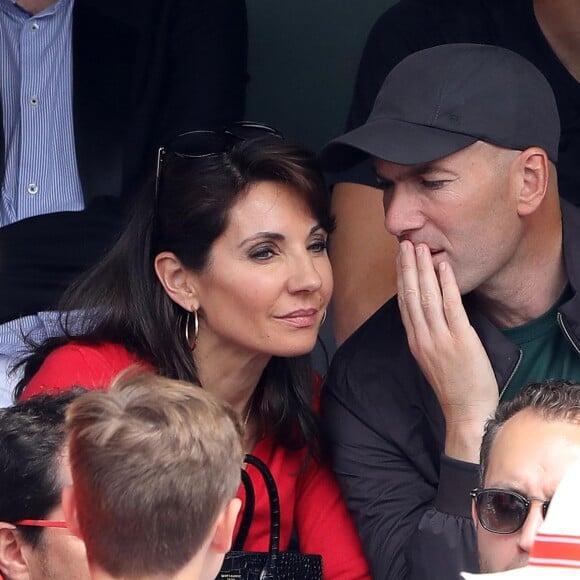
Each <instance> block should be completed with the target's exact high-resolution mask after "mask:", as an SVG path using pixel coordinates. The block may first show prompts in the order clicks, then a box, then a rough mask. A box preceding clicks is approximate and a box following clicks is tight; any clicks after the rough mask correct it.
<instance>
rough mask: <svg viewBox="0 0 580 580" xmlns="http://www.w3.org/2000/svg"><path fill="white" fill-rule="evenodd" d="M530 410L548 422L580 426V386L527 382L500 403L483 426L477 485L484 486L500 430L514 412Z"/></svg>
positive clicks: (578, 384)
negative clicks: (510, 398) (490, 456)
mask: <svg viewBox="0 0 580 580" xmlns="http://www.w3.org/2000/svg"><path fill="white" fill-rule="evenodd" d="M524 409H532V410H533V411H535V412H536V413H538V414H539V415H541V416H542V417H543V418H544V419H546V420H547V421H566V422H570V423H580V383H575V382H572V381H566V380H551V381H546V382H544V383H530V384H529V385H527V386H525V387H523V388H522V389H520V391H519V392H518V393H517V395H516V396H515V397H514V398H513V399H512V400H511V401H506V402H505V403H501V404H500V405H499V406H498V408H497V409H496V412H495V415H494V416H493V417H492V418H491V419H489V420H488V421H487V423H486V425H485V432H484V435H483V440H482V442H481V453H480V480H481V481H480V483H481V485H483V482H484V481H485V474H486V471H487V466H488V465H489V455H490V453H491V448H492V446H493V442H494V440H495V438H496V436H497V434H498V432H499V430H500V429H501V428H502V427H503V425H505V423H506V422H507V421H508V420H509V419H511V418H512V417H513V416H514V415H515V414H516V413H519V412H520V411H523V410H524Z"/></svg>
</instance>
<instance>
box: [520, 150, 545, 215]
mask: <svg viewBox="0 0 580 580" xmlns="http://www.w3.org/2000/svg"><path fill="white" fill-rule="evenodd" d="M549 164H550V161H549V159H548V156H547V155H546V152H545V151H544V150H543V149H540V148H539V147H529V148H528V149H526V150H524V151H522V152H521V153H520V154H519V155H518V157H517V159H516V161H515V180H516V185H515V187H516V193H517V195H518V214H519V215H520V216H522V217H523V216H526V215H530V214H532V213H534V211H536V209H537V208H538V207H539V205H540V204H541V203H542V201H543V200H544V197H545V196H546V193H547V192H548V183H549V177H550V171H549Z"/></svg>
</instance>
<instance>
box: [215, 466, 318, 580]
mask: <svg viewBox="0 0 580 580" xmlns="http://www.w3.org/2000/svg"><path fill="white" fill-rule="evenodd" d="M246 463H247V464H248V465H252V466H254V467H255V468H257V469H258V471H259V472H260V474H261V475H262V477H263V478H264V481H265V483H266V488H267V490H268V496H269V500H270V547H269V550H268V552H245V551H244V550H243V547H244V543H245V541H246V538H247V537H248V532H249V530H250V525H251V523H252V518H253V516H254V504H255V494H254V488H253V486H252V482H251V480H250V476H249V475H248V474H247V473H246V471H245V470H242V482H243V484H244V487H245V489H246V505H245V508H244V514H243V516H242V522H241V524H240V530H239V532H238V536H237V538H236V542H235V544H234V545H233V547H232V550H231V551H230V552H228V553H227V554H226V557H225V559H224V564H223V566H222V569H221V571H220V573H219V574H218V576H217V578H218V579H223V580H233V579H239V580H274V579H275V580H322V556H318V555H314V554H302V553H300V552H280V499H279V497H278V489H277V487H276V482H275V481H274V478H273V477H272V474H271V473H270V470H269V469H268V467H267V466H266V465H265V464H264V463H263V462H262V461H261V460H260V459H258V458H257V457H254V456H253V455H246Z"/></svg>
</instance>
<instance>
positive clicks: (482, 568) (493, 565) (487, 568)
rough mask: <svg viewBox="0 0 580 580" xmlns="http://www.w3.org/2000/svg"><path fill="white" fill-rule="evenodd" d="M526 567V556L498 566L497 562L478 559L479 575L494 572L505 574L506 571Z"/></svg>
mask: <svg viewBox="0 0 580 580" xmlns="http://www.w3.org/2000/svg"><path fill="white" fill-rule="evenodd" d="M527 565H528V556H522V557H519V558H517V559H516V560H514V561H512V562H510V563H509V564H507V565H498V562H494V561H493V560H492V561H490V560H485V559H483V558H482V559H480V561H479V572H480V573H481V574H491V573H495V572H507V571H508V570H515V569H516V568H523V567H524V566H527Z"/></svg>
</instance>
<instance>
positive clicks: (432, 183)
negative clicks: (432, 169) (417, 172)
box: [422, 179, 447, 189]
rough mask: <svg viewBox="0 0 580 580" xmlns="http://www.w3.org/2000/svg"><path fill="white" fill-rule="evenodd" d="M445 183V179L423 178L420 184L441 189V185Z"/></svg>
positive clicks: (428, 187)
mask: <svg viewBox="0 0 580 580" xmlns="http://www.w3.org/2000/svg"><path fill="white" fill-rule="evenodd" d="M446 183H447V181H445V180H443V179H439V180H437V179H436V180H429V179H423V181H422V185H423V187H426V188H427V189H441V188H442V187H444V186H445V184H446Z"/></svg>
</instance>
